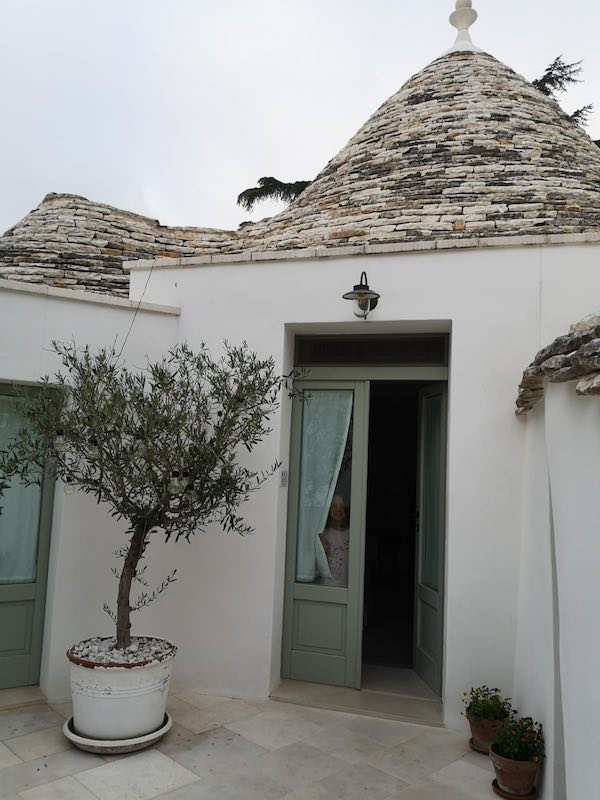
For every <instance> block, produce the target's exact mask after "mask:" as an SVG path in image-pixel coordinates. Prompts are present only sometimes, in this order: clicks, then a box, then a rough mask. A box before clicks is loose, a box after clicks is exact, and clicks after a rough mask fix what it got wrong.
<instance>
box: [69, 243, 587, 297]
mask: <svg viewBox="0 0 600 800" xmlns="http://www.w3.org/2000/svg"><path fill="white" fill-rule="evenodd" d="M590 243H600V231H599V232H592V231H590V232H587V233H539V234H538V233H530V234H522V235H520V236H482V237H479V238H477V239H475V238H473V239H434V240H431V241H423V240H420V241H414V242H394V243H392V244H390V243H385V242H382V243H381V244H357V245H344V246H342V247H307V248H298V249H297V250H261V251H256V252H246V253H219V254H215V255H205V256H186V257H184V258H154V259H153V258H150V259H141V260H139V261H126V262H124V264H123V269H124V270H125V271H126V272H134V271H136V270H140V271H147V270H149V269H180V268H181V267H198V266H206V265H209V264H213V265H214V264H236V263H244V264H250V263H253V262H255V261H289V260H291V259H312V258H341V257H345V256H361V255H370V254H375V253H388V254H389V253H417V252H423V251H432V250H463V249H473V248H477V247H485V248H488V247H524V246H525V245H538V246H539V245H564V244H590ZM57 291H58V290H57ZM67 291H68V290H67Z"/></svg>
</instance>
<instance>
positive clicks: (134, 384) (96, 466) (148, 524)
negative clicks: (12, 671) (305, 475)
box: [0, 342, 285, 751]
mask: <svg viewBox="0 0 600 800" xmlns="http://www.w3.org/2000/svg"><path fill="white" fill-rule="evenodd" d="M53 348H54V350H55V351H56V353H57V354H58V356H59V357H60V359H61V361H62V365H63V368H64V371H62V372H59V373H57V374H56V375H54V376H52V377H51V378H50V377H45V378H44V379H42V381H41V384H40V386H39V388H38V389H37V391H36V392H35V393H25V394H24V396H23V397H22V401H21V402H22V411H23V413H24V414H25V417H26V420H27V428H23V429H21V430H20V431H19V432H18V434H17V436H16V437H15V438H14V439H13V440H12V442H11V443H10V444H9V446H8V448H7V449H6V450H4V451H1V452H0V496H1V494H2V492H3V491H6V489H7V488H8V486H9V482H10V481H11V480H12V479H13V478H14V477H15V476H17V477H18V478H19V479H20V480H21V482H23V483H25V484H29V483H35V482H38V481H39V479H40V478H39V475H40V474H41V472H42V471H43V470H51V471H52V472H53V473H54V474H56V476H57V477H58V478H59V479H60V480H61V481H62V482H63V484H64V486H65V491H68V492H71V491H74V490H79V491H82V492H84V493H86V494H88V495H91V496H93V497H95V498H96V500H97V501H98V502H99V503H103V504H105V506H106V507H107V510H108V511H109V512H110V513H111V515H112V516H113V517H116V518H117V519H118V520H123V523H124V529H125V534H126V536H127V541H126V543H124V544H123V546H122V547H121V548H119V549H118V550H117V552H116V553H115V555H116V556H117V558H118V559H119V562H120V566H119V568H118V569H117V568H115V569H113V573H114V574H115V577H116V578H117V581H118V588H117V592H116V603H115V605H114V606H113V607H111V606H109V605H108V604H105V606H104V610H105V611H106V612H107V614H109V616H110V617H111V619H112V621H113V623H114V626H115V628H114V630H115V633H114V636H112V637H95V638H92V639H89V640H85V641H83V642H79V643H76V644H74V645H73V646H72V647H71V648H70V649H69V651H68V653H67V658H68V660H69V662H70V669H71V689H72V696H73V718H72V720H70V721H69V725H68V726H67V727H66V728H65V733H66V734H67V735H68V736H69V738H71V739H72V740H73V741H74V742H75V743H76V744H77V745H78V746H81V747H84V748H86V749H92V750H93V749H96V750H100V751H102V749H104V750H115V749H116V750H118V749H119V748H120V747H121V746H123V747H126V748H127V749H128V750H131V749H134V748H136V747H138V746H139V747H142V746H147V744H149V743H152V741H153V740H155V739H156V738H157V737H158V736H159V735H161V732H162V733H164V732H165V731H166V729H167V727H168V725H169V724H170V723H169V717H168V715H166V714H165V704H166V696H167V690H168V684H169V677H170V671H171V665H172V661H173V658H174V656H175V652H176V647H175V645H173V644H172V643H171V642H169V641H166V640H162V639H157V638H153V637H141V636H138V637H136V636H133V635H132V632H131V615H132V614H133V613H134V612H136V611H138V610H140V609H142V608H145V607H146V606H148V605H149V604H150V603H151V602H153V601H154V600H155V599H156V598H157V597H158V596H159V595H161V594H162V592H163V591H164V590H165V589H166V588H167V587H168V585H169V584H170V583H172V582H173V581H174V580H176V574H175V572H172V573H171V574H169V575H166V576H165V577H164V578H163V579H162V581H160V582H159V584H158V586H157V587H156V588H154V589H152V588H151V587H149V586H148V581H147V580H146V577H145V571H146V565H147V564H148V559H149V556H150V553H151V546H152V542H153V540H154V539H155V538H156V536H163V537H164V538H165V539H166V540H172V541H174V542H177V541H179V540H181V539H186V540H189V539H190V538H191V537H192V536H194V535H195V534H196V533H198V532H199V531H202V530H203V529H204V528H205V527H206V526H207V525H209V524H210V523H217V524H219V525H220V526H221V528H222V529H223V530H225V531H227V532H234V533H238V534H241V535H244V534H246V533H249V532H250V531H251V528H250V527H249V526H248V525H247V524H246V523H245V522H244V520H243V519H242V517H241V516H240V515H239V506H240V504H241V503H243V502H244V501H246V500H248V499H249V497H250V495H251V494H252V493H253V492H254V491H255V490H256V489H258V488H259V487H260V486H261V484H262V483H263V482H264V481H265V480H266V479H267V478H268V477H269V475H271V474H272V472H273V471H274V470H275V469H276V468H277V467H278V465H277V464H274V465H273V466H272V467H271V468H270V469H268V470H266V471H263V472H257V471H255V470H253V469H251V468H250V467H249V466H244V465H243V464H242V463H241V462H240V460H239V453H240V451H242V452H243V451H244V450H246V451H248V452H250V451H252V450H253V448H254V447H255V445H257V444H258V443H259V442H260V441H261V440H262V439H263V438H264V436H265V435H266V434H267V433H268V432H269V428H268V419H269V417H270V415H271V414H272V413H273V411H274V410H275V409H276V407H277V405H278V398H279V391H280V388H281V386H282V383H284V382H285V381H284V379H282V378H280V377H279V376H278V375H276V373H275V369H274V363H273V360H272V359H266V360H261V359H259V358H258V357H257V356H256V355H255V354H254V353H252V352H250V351H249V349H248V347H247V345H246V344H245V343H244V344H243V345H242V346H239V347H234V346H231V345H228V344H227V343H225V346H224V353H223V355H222V357H220V358H219V359H213V358H212V357H211V355H210V353H209V351H208V350H207V349H206V348H205V347H204V346H203V347H202V348H201V349H200V351H199V352H193V351H192V350H191V349H189V348H188V347H187V346H186V345H179V346H177V347H175V348H173V349H172V350H170V351H169V353H168V355H167V356H165V357H164V358H163V359H161V360H160V361H158V362H156V363H150V364H148V365H147V366H146V368H145V369H141V370H139V369H136V370H131V369H128V368H127V367H126V366H125V365H124V364H123V363H122V362H121V361H120V359H119V356H118V354H117V353H116V352H115V351H114V350H106V349H105V350H101V351H99V352H97V353H93V352H91V351H90V349H89V348H87V347H84V348H82V349H79V348H77V347H76V346H75V345H74V344H60V343H56V342H53ZM91 567H92V565H90V568H91ZM94 568H95V565H94ZM136 584H137V585H138V586H139V588H140V591H139V594H138V595H137V597H132V587H133V586H134V585H136ZM123 743H124V744H123Z"/></svg>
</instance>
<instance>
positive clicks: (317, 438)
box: [296, 389, 353, 583]
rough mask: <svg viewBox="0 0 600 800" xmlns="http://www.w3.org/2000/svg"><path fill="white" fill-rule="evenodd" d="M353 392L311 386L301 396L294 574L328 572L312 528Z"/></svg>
mask: <svg viewBox="0 0 600 800" xmlns="http://www.w3.org/2000/svg"><path fill="white" fill-rule="evenodd" d="M352 400H353V392H352V391H351V390H349V389H340V390H335V391H329V390H313V389H311V390H310V392H309V396H308V397H307V399H306V400H305V401H304V407H303V416H302V455H301V460H300V498H299V506H298V544H297V550H296V580H297V581H300V582H303V583H311V582H312V581H314V579H315V577H316V576H317V575H320V576H321V577H330V573H329V566H328V564H327V558H326V556H325V552H324V550H323V546H322V545H321V542H320V540H319V538H318V534H319V533H320V532H321V531H322V530H323V528H324V527H325V522H326V520H327V514H328V512H329V506H330V504H331V500H332V498H333V493H334V491H335V486H336V483H337V480H338V475H339V472H340V466H341V463H342V458H343V455H344V449H345V446H346V439H347V438H348V430H349V428H350V419H351V416H352Z"/></svg>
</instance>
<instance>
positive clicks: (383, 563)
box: [362, 381, 423, 670]
mask: <svg viewBox="0 0 600 800" xmlns="http://www.w3.org/2000/svg"><path fill="white" fill-rule="evenodd" d="M422 385H423V384H421V383H416V382H399V381H394V382H392V381H389V382H387V381H375V382H372V383H371V396H370V412H369V462H368V481H367V524H366V545H365V586H364V617H363V652H362V660H363V670H364V669H365V667H367V666H368V667H373V666H376V667H392V668H404V669H411V668H412V666H413V616H414V589H415V513H416V492H417V432H418V392H419V389H420V388H421V386H422Z"/></svg>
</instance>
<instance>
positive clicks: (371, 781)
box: [320, 763, 407, 800]
mask: <svg viewBox="0 0 600 800" xmlns="http://www.w3.org/2000/svg"><path fill="white" fill-rule="evenodd" d="M320 783H321V784H322V785H323V786H324V787H325V789H326V790H327V791H328V792H329V794H330V796H331V798H332V800H334V799H335V800H363V798H365V797H368V798H369V800H386V798H388V797H389V796H390V795H392V794H394V793H397V792H399V791H400V790H401V789H402V788H404V787H405V786H406V785H407V784H406V783H405V782H404V781H401V780H398V779H397V778H393V777H392V776H391V775H388V774H387V773H386V772H382V771H381V770H379V769H375V767H371V766H369V765H368V764H364V763H362V764H353V765H352V766H350V767H346V768H345V769H343V770H342V771H340V772H338V773H336V774H335V775H330V776H329V777H327V778H324V779H323V780H322V781H320Z"/></svg>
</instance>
